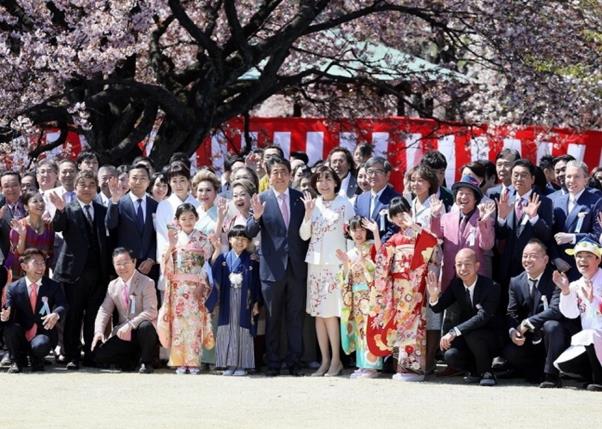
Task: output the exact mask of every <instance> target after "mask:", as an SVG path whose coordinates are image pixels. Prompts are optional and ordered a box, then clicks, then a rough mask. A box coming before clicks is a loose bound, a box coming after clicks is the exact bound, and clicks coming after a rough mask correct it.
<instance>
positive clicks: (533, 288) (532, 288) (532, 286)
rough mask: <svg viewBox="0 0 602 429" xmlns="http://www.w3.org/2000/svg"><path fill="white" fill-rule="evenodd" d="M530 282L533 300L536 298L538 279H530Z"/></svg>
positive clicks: (530, 292)
mask: <svg viewBox="0 0 602 429" xmlns="http://www.w3.org/2000/svg"><path fill="white" fill-rule="evenodd" d="M529 283H531V288H530V289H529V295H530V296H531V301H533V300H534V299H535V290H536V288H537V280H535V279H529Z"/></svg>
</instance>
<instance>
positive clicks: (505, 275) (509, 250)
mask: <svg viewBox="0 0 602 429" xmlns="http://www.w3.org/2000/svg"><path fill="white" fill-rule="evenodd" d="M511 177H512V186H513V187H514V189H515V190H516V192H515V194H514V196H510V194H509V192H502V195H501V196H500V199H499V203H498V219H497V224H496V228H495V232H496V238H500V239H504V240H505V243H504V246H503V250H502V252H501V261H500V265H499V270H498V273H497V277H496V279H497V280H498V281H499V282H500V285H501V287H502V308H503V309H504V310H505V308H506V306H507V304H508V302H507V298H508V295H507V294H506V293H505V291H507V290H508V283H509V282H510V277H514V276H517V275H519V274H520V273H521V272H522V271H523V266H522V254H523V249H524V248H525V246H526V245H527V242H528V241H529V240H530V239H532V238H538V239H539V240H541V241H542V242H544V243H548V242H550V240H551V239H552V224H553V222H552V201H550V199H549V198H547V197H545V196H543V195H541V194H539V193H537V192H536V191H535V190H534V189H533V186H534V184H535V166H534V165H533V164H531V162H529V161H528V160H525V159H519V160H518V161H516V162H515V163H514V165H513V166H512V170H511Z"/></svg>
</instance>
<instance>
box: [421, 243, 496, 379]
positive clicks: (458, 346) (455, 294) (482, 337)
mask: <svg viewBox="0 0 602 429" xmlns="http://www.w3.org/2000/svg"><path fill="white" fill-rule="evenodd" d="M478 270H479V262H478V261H477V255H476V254H475V252H474V250H472V249H462V250H460V251H459V252H458V254H457V255H456V275H457V277H456V278H455V279H454V280H453V281H452V282H451V284H450V286H449V287H448V288H447V289H446V290H445V292H443V294H441V282H440V281H439V280H438V279H437V276H436V274H435V273H433V272H431V273H429V275H428V277H427V289H428V293H429V305H430V307H431V309H432V310H433V311H434V312H435V313H441V312H442V311H443V310H445V309H446V308H447V307H449V306H450V305H452V304H454V303H456V302H457V303H458V324H457V325H456V326H454V327H453V328H452V329H451V330H450V331H449V332H448V333H447V334H445V335H444V336H443V337H441V341H440V346H441V350H443V351H444V354H443V357H444V359H445V362H446V363H447V364H448V365H449V366H450V367H453V368H456V369H459V370H462V371H466V372H468V375H467V376H466V377H465V378H464V380H465V381H466V382H467V383H474V382H479V383H480V385H481V386H494V385H495V384H496V381H495V377H494V376H493V372H492V370H491V361H492V359H493V357H494V356H495V353H496V351H497V350H498V348H499V345H500V341H499V337H498V328H499V326H498V323H497V322H498V320H497V317H496V311H497V308H498V304H499V299H500V288H499V286H498V285H497V284H496V283H494V282H492V281H491V280H490V279H488V278H486V277H482V276H480V275H479V274H478Z"/></svg>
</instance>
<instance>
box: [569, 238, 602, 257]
mask: <svg viewBox="0 0 602 429" xmlns="http://www.w3.org/2000/svg"><path fill="white" fill-rule="evenodd" d="M565 252H566V254H567V255H576V254H577V253H579V252H589V253H593V254H594V255H596V256H597V257H598V258H602V249H601V248H600V245H599V244H598V243H596V242H595V241H593V240H591V239H589V238H584V239H583V240H581V241H580V242H578V243H577V244H575V247H573V248H572V249H566V250H565Z"/></svg>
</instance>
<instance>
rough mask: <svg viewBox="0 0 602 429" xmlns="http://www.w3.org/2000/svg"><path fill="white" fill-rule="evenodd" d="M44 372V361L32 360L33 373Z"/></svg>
mask: <svg viewBox="0 0 602 429" xmlns="http://www.w3.org/2000/svg"><path fill="white" fill-rule="evenodd" d="M42 371H44V360H43V359H42V360H40V359H32V360H31V372H42Z"/></svg>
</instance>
